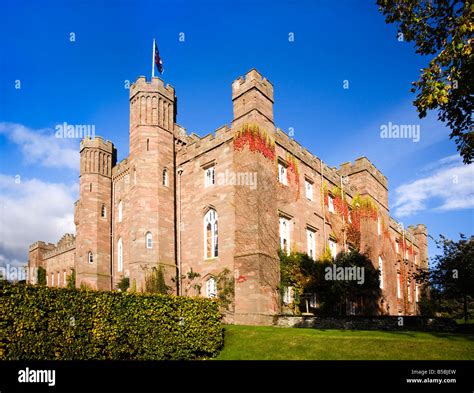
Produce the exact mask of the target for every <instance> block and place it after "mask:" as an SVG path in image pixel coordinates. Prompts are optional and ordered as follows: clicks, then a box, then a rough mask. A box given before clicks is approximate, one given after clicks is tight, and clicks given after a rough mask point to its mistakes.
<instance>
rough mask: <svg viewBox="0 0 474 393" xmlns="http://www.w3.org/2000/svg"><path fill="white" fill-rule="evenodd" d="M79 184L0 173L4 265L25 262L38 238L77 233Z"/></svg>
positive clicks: (0, 254)
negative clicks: (75, 224)
mask: <svg viewBox="0 0 474 393" xmlns="http://www.w3.org/2000/svg"><path fill="white" fill-rule="evenodd" d="M78 191H79V187H78V185H77V184H76V185H66V184H61V183H47V182H43V181H41V180H38V179H29V180H22V181H21V182H20V183H18V184H17V183H16V182H15V178H14V177H12V176H6V175H3V174H0V265H4V264H6V263H10V264H12V265H14V264H19V263H25V262H26V261H27V258H28V246H29V245H30V244H31V243H34V242H35V241H37V240H44V241H46V242H51V243H53V242H57V241H58V240H59V239H60V237H61V236H62V235H63V234H64V233H67V232H69V233H74V231H75V227H74V211H73V210H74V201H75V200H76V197H77V195H78Z"/></svg>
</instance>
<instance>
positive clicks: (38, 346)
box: [0, 282, 223, 360]
mask: <svg viewBox="0 0 474 393" xmlns="http://www.w3.org/2000/svg"><path fill="white" fill-rule="evenodd" d="M222 346H223V328H222V325H221V315H220V313H219V309H218V304H217V302H216V301H214V300H210V299H204V298H187V297H178V296H171V295H158V294H139V293H123V292H99V291H84V290H77V289H65V288H48V287H42V286H30V285H19V284H9V283H7V282H2V283H1V284H0V359H2V360H93V359H97V360H109V359H110V360H120V359H124V360H125V359H126V360H165V359H176V360H178V359H202V358H210V357H213V356H215V355H217V354H218V352H219V351H220V349H221V348H222Z"/></svg>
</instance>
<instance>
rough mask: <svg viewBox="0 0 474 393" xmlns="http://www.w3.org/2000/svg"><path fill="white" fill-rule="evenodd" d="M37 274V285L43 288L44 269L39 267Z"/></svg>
mask: <svg viewBox="0 0 474 393" xmlns="http://www.w3.org/2000/svg"><path fill="white" fill-rule="evenodd" d="M37 274H38V280H37V283H38V285H42V286H45V285H46V269H45V268H44V267H41V266H40V267H39V268H38V273H37Z"/></svg>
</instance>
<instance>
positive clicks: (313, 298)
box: [309, 293, 318, 308]
mask: <svg viewBox="0 0 474 393" xmlns="http://www.w3.org/2000/svg"><path fill="white" fill-rule="evenodd" d="M309 306H310V307H311V308H316V307H318V298H317V297H316V294H315V293H312V294H311V297H310V298H309Z"/></svg>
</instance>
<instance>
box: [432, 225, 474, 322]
mask: <svg viewBox="0 0 474 393" xmlns="http://www.w3.org/2000/svg"><path fill="white" fill-rule="evenodd" d="M435 242H436V245H437V247H438V248H439V249H441V250H442V254H439V255H436V256H435V257H434V258H433V259H434V262H435V265H434V267H433V268H432V269H431V271H430V281H431V285H432V286H433V287H434V288H435V289H436V290H438V291H439V292H440V297H441V299H443V300H448V301H457V302H460V303H462V305H463V314H464V320H465V321H466V322H467V320H468V318H469V312H468V305H469V302H470V301H471V299H472V298H473V297H474V237H473V236H471V237H470V238H469V239H468V238H467V237H466V236H465V235H463V234H460V239H459V241H457V242H455V241H453V240H450V239H448V238H446V237H444V236H442V235H440V238H439V239H438V240H435Z"/></svg>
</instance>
